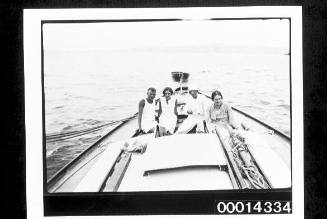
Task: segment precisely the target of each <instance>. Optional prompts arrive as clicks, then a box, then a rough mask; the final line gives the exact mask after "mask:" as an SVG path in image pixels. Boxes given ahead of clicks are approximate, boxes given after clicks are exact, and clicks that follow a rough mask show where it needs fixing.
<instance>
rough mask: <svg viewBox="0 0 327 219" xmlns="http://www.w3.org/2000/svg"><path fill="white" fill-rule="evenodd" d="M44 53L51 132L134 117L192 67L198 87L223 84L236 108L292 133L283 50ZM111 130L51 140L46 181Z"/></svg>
mask: <svg viewBox="0 0 327 219" xmlns="http://www.w3.org/2000/svg"><path fill="white" fill-rule="evenodd" d="M44 57H45V65H44V69H45V71H44V74H45V75H44V86H45V116H46V118H45V121H46V127H45V128H46V134H47V136H48V135H52V134H58V133H66V132H71V131H79V130H83V129H88V128H92V127H96V126H98V125H101V124H105V123H108V122H111V121H115V120H119V119H123V118H126V117H129V116H131V115H133V114H134V113H136V112H137V107H138V101H139V100H140V99H141V98H143V97H144V96H145V93H146V90H147V88H148V87H155V88H157V96H158V95H161V92H162V90H163V88H164V87H166V86H172V87H173V88H175V87H176V84H174V82H173V81H172V80H171V72H172V71H186V72H190V73H191V75H190V83H192V82H195V83H196V84H197V85H198V87H199V88H200V90H201V91H203V92H207V93H210V92H211V91H212V90H214V89H219V90H221V92H222V94H223V96H224V100H225V101H226V102H229V103H231V105H232V106H235V107H237V108H239V109H241V110H243V111H245V112H247V113H249V114H251V115H252V116H255V117H257V118H258V119H260V120H262V121H264V122H266V123H268V124H270V125H271V126H273V127H275V128H277V129H280V130H281V131H283V132H285V133H286V134H288V135H289V134H290V83H289V56H288V55H285V54H283V53H281V52H275V53H272V52H270V53H264V52H256V53H253V52H252V53H248V52H243V53H234V52H229V53H222V52H206V53H204V52H194V51H193V52H174V53H172V52H165V51H161V52H153V51H152V52H146V51H141V52H135V51H127V52H126V51H125V52H104V51H93V52H59V51H45V53H44ZM109 128H110V127H109ZM136 128H137V127H135V129H136ZM107 131H108V127H107V128H106V129H104V130H100V131H98V132H95V133H92V134H88V135H85V136H78V137H75V138H71V139H67V140H64V141H58V142H51V143H47V144H46V151H47V159H46V160H47V172H48V176H47V178H50V177H51V176H52V175H53V174H54V173H55V172H56V171H58V170H59V169H60V168H61V167H63V166H64V165H65V164H67V163H68V162H69V161H70V160H72V159H73V158H74V157H76V156H77V155H78V154H79V153H80V152H81V151H83V150H84V149H85V148H87V147H88V146H90V145H91V144H92V143H93V142H95V141H96V140H97V139H99V138H100V137H101V136H102V135H103V134H105V133H106V132H107Z"/></svg>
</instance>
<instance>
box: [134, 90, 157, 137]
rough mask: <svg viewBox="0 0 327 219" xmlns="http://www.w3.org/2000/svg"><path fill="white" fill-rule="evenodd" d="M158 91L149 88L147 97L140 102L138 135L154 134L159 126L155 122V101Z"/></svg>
mask: <svg viewBox="0 0 327 219" xmlns="http://www.w3.org/2000/svg"><path fill="white" fill-rule="evenodd" d="M155 96H156V89H155V88H149V89H148V91H147V97H146V98H144V99H142V100H140V102H139V114H138V130H137V132H138V133H153V132H154V131H155V128H156V126H157V123H156V121H155V101H154V98H155Z"/></svg>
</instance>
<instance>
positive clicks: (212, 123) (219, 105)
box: [206, 90, 238, 132]
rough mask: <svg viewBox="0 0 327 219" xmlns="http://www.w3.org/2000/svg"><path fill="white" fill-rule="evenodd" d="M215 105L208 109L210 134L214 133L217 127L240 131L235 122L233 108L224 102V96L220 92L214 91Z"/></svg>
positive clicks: (212, 97) (212, 95)
mask: <svg viewBox="0 0 327 219" xmlns="http://www.w3.org/2000/svg"><path fill="white" fill-rule="evenodd" d="M211 99H212V100H213V103H212V104H211V105H210V106H209V108H208V113H207V119H206V120H207V125H208V129H209V132H212V131H214V129H215V127H216V126H217V125H229V126H231V127H232V128H233V129H238V126H237V125H236V123H235V122H234V118H233V113H232V108H231V107H230V106H229V105H228V104H227V103H224V102H223V95H222V94H221V92H220V91H217V90H216V91H214V92H212V94H211Z"/></svg>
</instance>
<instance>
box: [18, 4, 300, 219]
mask: <svg viewBox="0 0 327 219" xmlns="http://www.w3.org/2000/svg"><path fill="white" fill-rule="evenodd" d="M280 17H283V18H289V19H290V21H291V35H290V37H291V118H292V119H291V139H292V151H291V155H292V164H295V165H292V206H293V209H292V214H290V215H278V218H284V217H285V218H303V217H304V177H303V168H304V165H303V73H302V72H303V69H302V8H301V7H300V6H267V7H261V6H260V7H233V8H227V7H226V8H225V7H224V8H222V7H220V8H146V9H145V8H137V9H25V10H24V76H25V127H26V202H27V216H28V218H44V205H43V203H44V202H43V195H44V177H43V173H44V168H45V167H44V166H43V159H44V157H43V141H44V135H43V120H42V115H43V111H42V108H43V105H42V103H43V101H44V100H43V99H42V98H43V96H42V90H43V89H42V83H43V82H42V60H41V59H42V56H41V51H42V48H41V40H42V37H41V34H42V31H41V27H42V21H45V20H47V21H49V20H52V21H60V20H76V21H79V20H115V19H116V20H117V19H176V18H182V19H192V20H202V19H210V18H220V19H235V18H239V19H242V18H243V19H244V18H247V19H251V18H253V19H255V18H257V19H260V18H280ZM212 216H214V217H216V216H217V215H212ZM249 216H250V217H258V218H259V217H262V216H265V217H274V215H233V216H232V217H233V218H234V217H235V218H239V217H249ZM101 217H107V216H101ZM161 217H162V216H161ZM196 217H197V218H198V216H196ZM206 217H207V216H206ZM53 218H55V217H53ZM67 218H75V217H67ZM84 218H88V217H84ZM90 218H91V217H90Z"/></svg>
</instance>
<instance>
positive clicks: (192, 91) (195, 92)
mask: <svg viewBox="0 0 327 219" xmlns="http://www.w3.org/2000/svg"><path fill="white" fill-rule="evenodd" d="M190 94H191V96H192V97H193V98H194V99H196V98H197V97H198V91H197V90H190Z"/></svg>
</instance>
